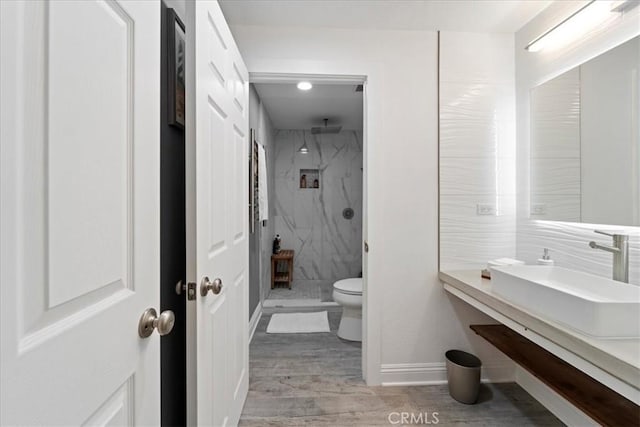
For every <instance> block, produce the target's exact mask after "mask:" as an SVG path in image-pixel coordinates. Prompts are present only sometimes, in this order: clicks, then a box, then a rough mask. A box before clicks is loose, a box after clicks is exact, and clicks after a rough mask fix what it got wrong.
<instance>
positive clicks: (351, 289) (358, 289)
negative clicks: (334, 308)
mask: <svg viewBox="0 0 640 427" xmlns="http://www.w3.org/2000/svg"><path fill="white" fill-rule="evenodd" d="M333 289H334V290H335V291H337V292H340V293H341V294H345V295H362V278H353V279H344V280H338V281H337V282H335V283H334V284H333Z"/></svg>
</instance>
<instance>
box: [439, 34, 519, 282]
mask: <svg viewBox="0 0 640 427" xmlns="http://www.w3.org/2000/svg"><path fill="white" fill-rule="evenodd" d="M513 57H514V55H513V37H512V36H510V35H506V34H475V33H447V32H441V33H440V101H439V103H440V269H441V270H451V269H462V268H477V269H480V268H482V267H483V266H485V265H486V263H487V261H488V260H490V259H493V258H501V257H513V256H515V251H516V238H515V229H516V187H515V176H516V172H515V159H516V157H515V156H516V145H515V77H514V76H515V74H514V73H515V71H514V70H515V69H514V58H513ZM478 205H483V206H486V207H487V208H488V209H490V210H493V212H494V213H493V214H491V215H479V214H478Z"/></svg>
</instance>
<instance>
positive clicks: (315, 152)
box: [272, 130, 363, 285]
mask: <svg viewBox="0 0 640 427" xmlns="http://www.w3.org/2000/svg"><path fill="white" fill-rule="evenodd" d="M305 140H306V143H307V146H308V148H309V152H308V153H307V154H302V153H298V149H299V148H300V146H302V144H303V143H304V141H305ZM362 161H363V158H362V133H361V132H359V131H348V130H346V131H342V132H340V133H339V134H333V135H312V134H311V132H310V131H308V130H307V131H303V130H278V131H277V132H276V136H275V173H274V175H275V191H274V194H275V198H274V199H273V198H272V200H273V202H272V205H273V209H274V212H273V213H274V224H275V233H277V234H280V237H281V238H282V247H283V248H291V249H293V250H295V260H294V275H293V276H294V277H293V279H294V285H295V283H296V282H300V281H314V282H318V283H319V284H320V283H326V282H330V281H335V280H339V279H344V278H347V277H356V276H357V275H358V274H360V272H361V270H362V249H361V247H362ZM301 169H318V170H319V173H320V178H319V188H317V189H316V188H306V189H303V188H300V170H301ZM311 184H312V182H310V183H309V185H311ZM346 208H351V209H353V211H354V216H353V218H352V219H350V220H349V219H345V218H344V217H343V215H342V212H343V210H344V209H346Z"/></svg>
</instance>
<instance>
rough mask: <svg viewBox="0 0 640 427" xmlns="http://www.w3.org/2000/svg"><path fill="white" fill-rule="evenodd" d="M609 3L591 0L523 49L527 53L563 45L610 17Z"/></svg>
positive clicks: (614, 10)
mask: <svg viewBox="0 0 640 427" xmlns="http://www.w3.org/2000/svg"><path fill="white" fill-rule="evenodd" d="M612 11H613V12H617V10H616V9H613V10H612V8H611V2H609V1H603V0H598V1H596V0H591V1H590V2H589V3H587V4H586V5H584V6H582V7H581V8H580V9H578V10H577V11H576V12H574V13H573V14H571V15H570V16H569V17H567V18H565V19H564V20H563V21H561V22H560V23H559V24H557V25H556V26H554V27H552V28H551V29H549V30H548V31H546V32H544V33H543V34H542V35H540V36H538V37H537V38H535V39H533V40H532V41H531V42H529V44H528V45H527V46H526V47H525V49H526V50H528V51H529V52H539V51H541V50H542V49H545V48H551V47H558V46H562V45H565V44H566V43H568V42H570V41H571V40H576V39H577V38H579V37H580V36H582V35H584V34H586V33H587V32H588V31H590V30H592V29H593V28H594V27H596V26H597V25H598V24H601V23H602V22H604V21H605V20H607V19H608V18H610V17H612V13H611V12H612Z"/></svg>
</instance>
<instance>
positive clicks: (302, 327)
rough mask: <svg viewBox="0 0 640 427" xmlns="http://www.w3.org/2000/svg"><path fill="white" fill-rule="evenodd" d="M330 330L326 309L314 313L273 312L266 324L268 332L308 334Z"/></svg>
mask: <svg viewBox="0 0 640 427" xmlns="http://www.w3.org/2000/svg"><path fill="white" fill-rule="evenodd" d="M313 332H331V329H329V317H328V314H327V312H326V311H319V312H316V313H274V314H272V315H271V320H269V326H267V333H268V334H310V333H313Z"/></svg>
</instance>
